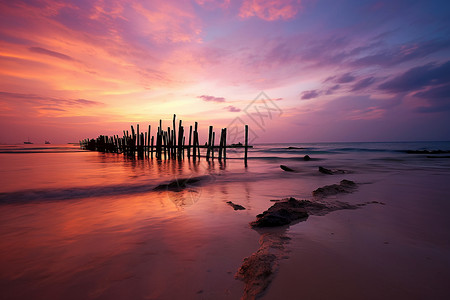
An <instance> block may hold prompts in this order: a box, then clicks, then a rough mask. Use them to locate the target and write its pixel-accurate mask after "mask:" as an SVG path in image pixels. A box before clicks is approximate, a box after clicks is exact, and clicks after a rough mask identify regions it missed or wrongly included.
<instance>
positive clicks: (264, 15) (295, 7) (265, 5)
mask: <svg viewBox="0 0 450 300" xmlns="http://www.w3.org/2000/svg"><path fill="white" fill-rule="evenodd" d="M300 4H301V1H300V0H245V1H244V3H243V4H242V6H241V9H240V12H239V16H240V17H241V18H250V17H253V16H255V17H258V18H261V19H263V20H266V21H275V20H279V19H282V20H287V19H291V18H293V17H294V16H295V15H296V14H297V13H298V11H299V10H300V8H301V6H300Z"/></svg>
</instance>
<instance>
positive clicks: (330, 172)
mask: <svg viewBox="0 0 450 300" xmlns="http://www.w3.org/2000/svg"><path fill="white" fill-rule="evenodd" d="M319 172H320V173H323V174H327V175H334V174H347V173H349V172H348V171H345V170H338V169H327V168H324V167H319Z"/></svg>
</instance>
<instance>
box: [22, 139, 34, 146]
mask: <svg viewBox="0 0 450 300" xmlns="http://www.w3.org/2000/svg"><path fill="white" fill-rule="evenodd" d="M23 143H24V144H25V145H31V144H33V143H32V142H30V138H28V141H27V142H23Z"/></svg>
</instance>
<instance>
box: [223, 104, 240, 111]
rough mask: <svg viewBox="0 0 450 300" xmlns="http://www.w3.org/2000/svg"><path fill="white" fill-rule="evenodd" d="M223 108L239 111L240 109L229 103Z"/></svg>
mask: <svg viewBox="0 0 450 300" xmlns="http://www.w3.org/2000/svg"><path fill="white" fill-rule="evenodd" d="M224 109H226V110H228V111H229V112H240V111H241V109H239V108H237V107H235V106H233V105H229V106H227V107H224Z"/></svg>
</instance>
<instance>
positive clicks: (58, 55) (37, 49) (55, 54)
mask: <svg viewBox="0 0 450 300" xmlns="http://www.w3.org/2000/svg"><path fill="white" fill-rule="evenodd" d="M28 50H30V51H31V52H34V53H39V54H44V55H48V56H52V57H56V58H59V59H63V60H74V59H73V58H72V57H70V56H68V55H65V54H62V53H59V52H56V51H51V50H48V49H45V48H41V47H30V48H28Z"/></svg>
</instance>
